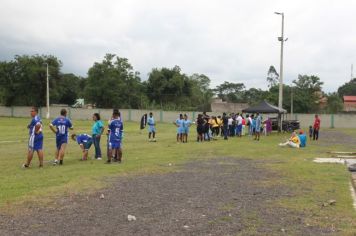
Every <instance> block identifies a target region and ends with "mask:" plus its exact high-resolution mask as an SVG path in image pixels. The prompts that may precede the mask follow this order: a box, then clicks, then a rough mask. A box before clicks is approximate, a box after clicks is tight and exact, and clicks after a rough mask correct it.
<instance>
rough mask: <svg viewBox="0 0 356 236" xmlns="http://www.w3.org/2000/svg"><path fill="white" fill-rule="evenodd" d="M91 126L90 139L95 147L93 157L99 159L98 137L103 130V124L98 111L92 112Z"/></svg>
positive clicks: (99, 137)
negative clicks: (92, 122)
mask: <svg viewBox="0 0 356 236" xmlns="http://www.w3.org/2000/svg"><path fill="white" fill-rule="evenodd" d="M93 121H94V124H93V127H92V135H93V136H92V137H93V138H92V141H93V143H94V148H95V159H97V160H101V148H100V139H101V135H102V134H103V132H104V124H103V122H102V121H101V120H100V114H99V113H94V114H93Z"/></svg>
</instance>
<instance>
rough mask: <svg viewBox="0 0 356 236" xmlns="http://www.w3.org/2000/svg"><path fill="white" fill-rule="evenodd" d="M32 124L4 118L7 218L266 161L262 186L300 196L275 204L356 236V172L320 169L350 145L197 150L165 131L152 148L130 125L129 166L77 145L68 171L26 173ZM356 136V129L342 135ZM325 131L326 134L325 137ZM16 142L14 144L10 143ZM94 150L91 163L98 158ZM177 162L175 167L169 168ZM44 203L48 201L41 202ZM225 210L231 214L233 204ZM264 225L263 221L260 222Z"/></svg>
mask: <svg viewBox="0 0 356 236" xmlns="http://www.w3.org/2000/svg"><path fill="white" fill-rule="evenodd" d="M28 122H29V119H20V118H5V117H2V118H0V130H1V132H0V163H1V166H0V170H1V171H0V208H1V209H2V211H10V210H9V209H11V211H12V210H16V209H21V208H22V206H23V204H26V203H27V202H28V201H30V202H31V203H33V202H40V204H50V202H51V201H52V200H53V199H54V198H56V197H60V196H63V195H71V194H76V193H80V192H90V191H95V190H97V189H99V188H102V187H104V186H105V179H106V178H111V177H114V176H119V175H141V174H149V173H164V172H168V171H172V170H176V169H177V168H179V164H181V163H184V162H187V161H193V160H198V159H203V158H212V157H225V156H229V157H234V158H244V159H246V158H247V159H254V160H261V161H265V162H261V165H262V166H263V167H265V168H267V169H269V170H271V171H273V172H274V173H277V175H276V176H271V178H270V179H266V180H264V181H260V182H257V183H256V184H260V185H267V186H274V185H280V186H288V187H289V188H291V189H292V190H293V195H292V196H288V197H287V196H285V197H282V198H281V199H279V200H275V201H274V202H273V203H272V204H274V205H275V206H276V207H279V206H282V207H285V208H288V209H292V210H294V211H297V212H301V213H302V214H303V216H304V219H305V223H307V224H309V225H313V226H330V225H331V224H334V226H335V228H336V229H338V230H341V232H342V233H343V234H351V233H353V232H356V213H355V210H354V209H353V208H352V199H351V196H350V191H349V182H350V173H349V172H347V171H346V168H345V166H343V165H338V164H315V163H313V162H312V160H313V158H315V157H323V156H327V154H326V152H327V151H332V150H343V151H353V150H350V146H346V145H345V146H343V145H332V146H330V145H329V146H327V145H319V143H321V142H322V140H320V142H319V143H308V147H307V148H305V149H298V150H294V149H289V148H280V147H278V146H277V144H278V143H279V142H281V141H284V140H285V139H287V138H288V134H273V135H272V136H269V137H262V140H261V141H260V142H255V141H252V140H251V139H250V138H248V137H243V138H241V139H237V138H233V139H229V140H228V141H224V140H218V141H212V142H209V143H208V142H205V143H196V142H194V139H195V132H194V128H192V129H191V131H192V132H191V137H190V142H189V143H187V144H177V143H176V142H175V127H174V126H173V125H172V124H158V127H157V129H158V133H157V139H158V142H157V143H149V142H147V131H146V130H144V131H143V132H142V134H140V132H139V125H138V124H137V123H130V122H126V123H125V139H124V155H123V158H124V164H122V165H104V164H103V163H104V161H94V160H90V161H87V162H79V161H78V159H79V158H80V157H81V152H80V149H79V147H78V145H76V144H75V143H74V142H73V141H71V142H70V144H69V145H68V147H67V151H66V156H65V160H64V165H63V166H59V167H58V166H56V167H53V166H51V165H50V164H49V163H47V164H46V165H45V167H44V168H43V169H39V168H37V165H38V160H37V156H36V155H35V156H34V160H33V163H32V167H31V168H30V169H26V170H24V169H21V168H20V167H21V164H22V163H24V161H25V157H26V152H27V139H28V133H27V129H26V126H27V123H28ZM44 123H45V129H44V135H45V142H44V151H45V161H50V160H53V156H54V151H55V140H54V134H52V133H51V132H50V130H49V128H48V123H49V121H48V120H45V121H44ZM91 125H92V123H91V122H90V121H74V127H75V131H74V132H76V133H82V132H90V127H91ZM338 131H340V132H347V134H349V135H355V134H356V130H347V131H346V130H338ZM321 132H322V131H321ZM7 141H9V142H7ZM101 144H102V151H103V153H105V152H106V148H105V144H106V137H103V139H102V142H101ZM93 151H94V150H93V148H92V149H91V150H90V152H89V153H90V156H93ZM169 163H172V166H169ZM38 199H40V200H38ZM329 199H335V200H336V201H337V203H336V205H335V206H330V207H321V205H322V203H323V202H326V201H328V200H329ZM225 207H231V206H230V205H226V206H225ZM256 220H257V219H256Z"/></svg>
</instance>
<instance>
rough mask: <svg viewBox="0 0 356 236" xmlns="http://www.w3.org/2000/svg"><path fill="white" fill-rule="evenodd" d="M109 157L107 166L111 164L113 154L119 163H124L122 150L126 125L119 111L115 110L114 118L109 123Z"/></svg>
mask: <svg viewBox="0 0 356 236" xmlns="http://www.w3.org/2000/svg"><path fill="white" fill-rule="evenodd" d="M109 130H110V134H109V143H108V145H109V155H108V160H107V162H106V163H107V164H110V163H111V158H112V156H113V154H117V161H118V162H119V163H121V161H122V148H121V146H122V145H121V141H122V138H123V132H124V125H123V123H122V121H121V118H120V113H119V111H118V110H117V109H114V112H113V117H112V119H111V120H110V122H109Z"/></svg>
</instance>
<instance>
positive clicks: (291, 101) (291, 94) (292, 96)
mask: <svg viewBox="0 0 356 236" xmlns="http://www.w3.org/2000/svg"><path fill="white" fill-rule="evenodd" d="M293 98H294V94H293V85H291V86H290V119H291V120H293V103H294V101H293Z"/></svg>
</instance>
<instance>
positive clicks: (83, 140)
mask: <svg viewBox="0 0 356 236" xmlns="http://www.w3.org/2000/svg"><path fill="white" fill-rule="evenodd" d="M90 141H92V138H91V136H90V135H88V134H78V135H77V143H78V144H84V143H87V142H90Z"/></svg>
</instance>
